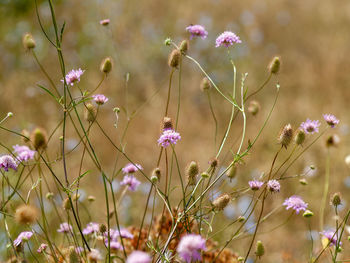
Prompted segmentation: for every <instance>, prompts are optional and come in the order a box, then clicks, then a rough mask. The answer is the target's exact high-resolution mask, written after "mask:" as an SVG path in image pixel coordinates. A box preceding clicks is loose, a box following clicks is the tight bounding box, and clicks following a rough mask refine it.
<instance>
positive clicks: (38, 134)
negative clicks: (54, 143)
mask: <svg viewBox="0 0 350 263" xmlns="http://www.w3.org/2000/svg"><path fill="white" fill-rule="evenodd" d="M30 140H31V141H32V144H33V147H34V149H35V150H37V151H38V150H43V149H46V147H47V133H46V131H45V130H44V129H42V128H36V129H34V131H32V134H31V135H30Z"/></svg>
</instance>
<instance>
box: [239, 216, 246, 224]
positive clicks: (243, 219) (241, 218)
mask: <svg viewBox="0 0 350 263" xmlns="http://www.w3.org/2000/svg"><path fill="white" fill-rule="evenodd" d="M245 219H246V218H245V217H244V216H239V217H238V219H237V220H238V222H240V223H241V222H243V221H245Z"/></svg>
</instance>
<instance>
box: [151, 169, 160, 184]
mask: <svg viewBox="0 0 350 263" xmlns="http://www.w3.org/2000/svg"><path fill="white" fill-rule="evenodd" d="M160 177H161V173H160V169H159V168H158V167H157V168H155V169H154V170H153V171H152V175H151V181H152V182H153V180H154V182H153V183H156V182H158V181H159V180H160ZM152 178H153V179H152Z"/></svg>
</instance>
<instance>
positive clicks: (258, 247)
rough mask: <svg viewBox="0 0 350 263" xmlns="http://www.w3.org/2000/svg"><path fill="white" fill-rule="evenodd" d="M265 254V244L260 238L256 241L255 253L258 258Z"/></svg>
mask: <svg viewBox="0 0 350 263" xmlns="http://www.w3.org/2000/svg"><path fill="white" fill-rule="evenodd" d="M264 254H265V248H264V245H263V243H262V242H261V241H260V240H258V241H257V242H256V249H255V255H256V256H257V257H258V258H261V257H262V256H263V255H264Z"/></svg>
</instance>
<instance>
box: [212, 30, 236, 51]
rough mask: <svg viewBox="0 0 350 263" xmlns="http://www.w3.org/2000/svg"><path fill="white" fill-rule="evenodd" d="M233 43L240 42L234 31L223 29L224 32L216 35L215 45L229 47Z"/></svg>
mask: <svg viewBox="0 0 350 263" xmlns="http://www.w3.org/2000/svg"><path fill="white" fill-rule="evenodd" d="M235 43H242V41H241V40H240V38H239V36H237V35H236V34H235V33H233V32H231V31H225V32H224V33H222V34H221V35H219V36H218V37H217V39H216V45H215V47H220V46H224V47H229V46H232V45H233V44H235Z"/></svg>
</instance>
